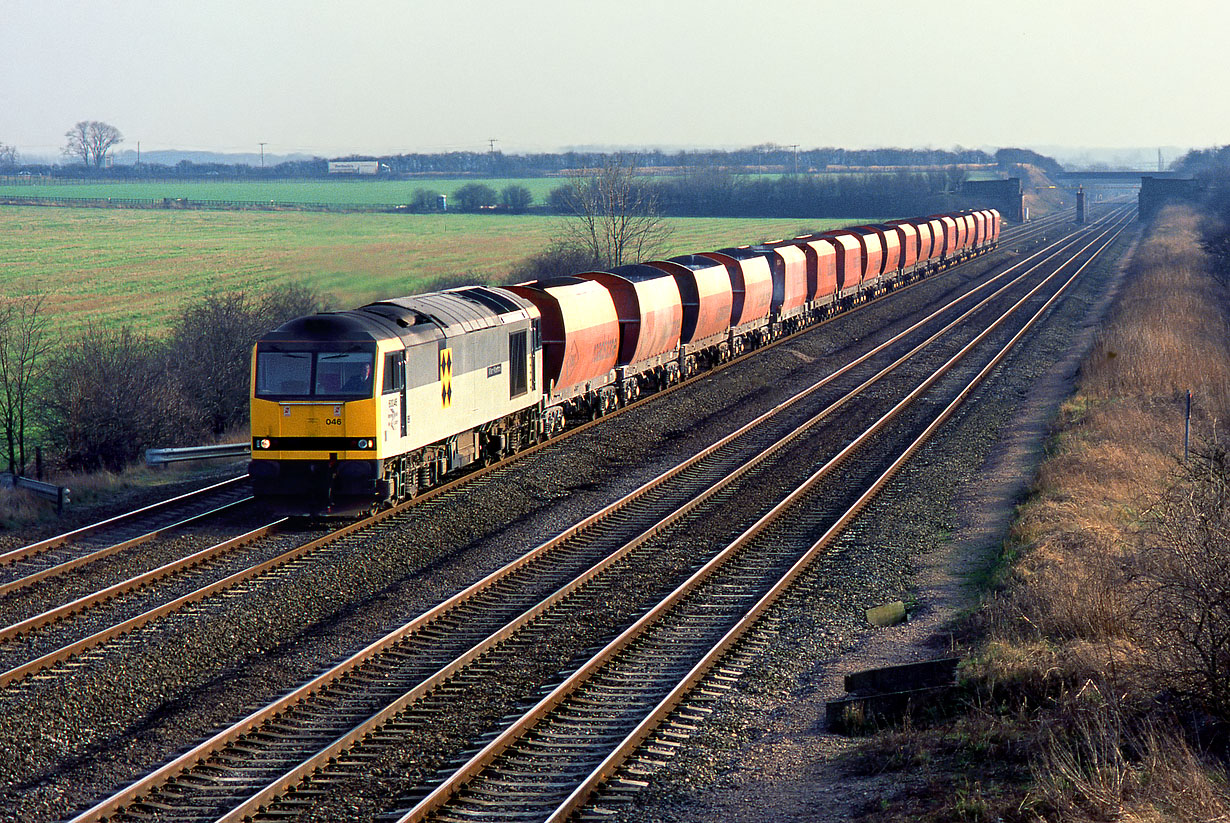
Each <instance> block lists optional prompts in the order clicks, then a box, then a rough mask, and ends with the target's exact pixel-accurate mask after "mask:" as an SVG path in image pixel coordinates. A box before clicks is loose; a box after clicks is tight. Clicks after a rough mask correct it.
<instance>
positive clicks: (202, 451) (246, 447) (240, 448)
mask: <svg viewBox="0 0 1230 823" xmlns="http://www.w3.org/2000/svg"><path fill="white" fill-rule="evenodd" d="M251 452H252V446H251V445H250V444H248V443H219V444H218V445H216V446H185V447H183V448H178V449H146V450H145V465H147V466H165V465H166V464H168V463H181V462H183V461H186V460H213V459H215V458H222V457H247V456H248V455H249V454H251Z"/></svg>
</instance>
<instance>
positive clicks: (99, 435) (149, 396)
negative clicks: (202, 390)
mask: <svg viewBox="0 0 1230 823" xmlns="http://www.w3.org/2000/svg"><path fill="white" fill-rule="evenodd" d="M39 409H40V422H41V423H42V425H43V427H44V430H45V432H46V434H47V436H48V438H49V439H50V440H51V442H52V443H53V444H54V446H55V447H56V448H57V449H58V451H59V452H60V453H61V456H62V458H63V460H64V463H65V465H66V466H67V467H68V468H69V469H73V470H84V471H94V470H97V469H100V468H101V469H108V470H111V471H119V470H120V469H122V468H123V467H124V466H125V464H127V463H128V462H129V461H131V460H134V459H135V458H136V457H137V456H138V455H140V454H141V452H142V450H143V449H144V448H146V447H147V446H149V445H152V444H155V443H158V442H175V443H181V442H184V441H185V440H187V441H192V440H197V439H199V438H200V437H201V434H202V416H201V410H200V408H199V407H198V405H197V404H196V403H194V402H191V401H190V400H189V399H188V398H187V397H185V396H184V394H183V393H182V392H181V391H180V386H179V384H178V382H177V381H176V380H174V379H172V377H171V375H170V374H169V373H168V372H167V370H166V358H165V355H164V349H163V346H162V344H160V343H159V342H158V341H156V340H154V339H152V338H150V337H149V336H148V335H143V334H139V333H137V332H135V331H133V330H132V328H130V327H128V326H124V327H122V328H119V329H114V328H107V327H104V326H102V325H100V324H98V323H95V322H91V323H90V324H88V325H87V326H86V327H85V329H84V330H83V331H82V333H81V334H80V335H79V336H78V337H77V338H76V339H73V340H69V341H66V342H65V344H64V346H63V348H61V349H60V350H59V351H57V352H56V353H55V355H54V356H53V357H52V358H51V359H50V361H49V362H48V367H47V377H46V382H45V384H44V386H43V388H42V390H41V397H40V402H39Z"/></svg>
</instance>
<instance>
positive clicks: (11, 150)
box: [0, 143, 17, 166]
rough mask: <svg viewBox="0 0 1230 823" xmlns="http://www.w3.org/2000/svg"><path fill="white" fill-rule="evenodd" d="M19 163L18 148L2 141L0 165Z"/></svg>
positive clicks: (0, 145) (0, 144)
mask: <svg viewBox="0 0 1230 823" xmlns="http://www.w3.org/2000/svg"><path fill="white" fill-rule="evenodd" d="M16 165H17V148H16V147H15V146H8V145H5V144H4V143H0V166H16Z"/></svg>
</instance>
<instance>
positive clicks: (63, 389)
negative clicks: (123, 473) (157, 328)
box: [0, 286, 330, 474]
mask: <svg viewBox="0 0 1230 823" xmlns="http://www.w3.org/2000/svg"><path fill="white" fill-rule="evenodd" d="M329 303H330V301H329V299H328V298H326V297H324V296H322V295H321V294H319V293H317V292H314V291H312V290H311V289H307V288H304V287H302V286H287V287H284V288H280V289H273V290H270V291H266V292H263V293H260V294H250V293H246V292H237V293H231V294H214V295H209V296H206V297H205V298H203V299H201V300H199V301H196V302H193V303H190V304H186V305H185V306H184V307H183V310H182V311H180V312H179V313H178V314H177V317H176V320H175V322H174V324H173V326H172V328H171V330H170V333H169V334H168V335H167V336H166V337H163V338H159V337H154V336H152V335H150V334H147V333H144V332H140V331H137V330H135V329H133V328H132V327H131V326H127V325H125V326H119V327H115V326H106V325H103V324H100V323H97V322H90V323H87V324H86V326H85V327H84V328H83V329H82V330H81V331H80V332H79V333H77V334H75V335H73V336H71V337H67V338H60V337H59V336H58V335H55V334H54V329H53V328H52V326H51V324H50V318H49V317H48V315H47V312H46V296H45V295H43V294H35V295H32V296H29V297H22V298H17V299H13V300H9V301H8V302H6V303H5V304H3V305H2V306H0V425H2V426H3V429H4V435H5V440H4V443H5V446H6V449H7V455H6V456H7V461H8V466H9V470H10V471H13V472H15V473H18V474H21V473H23V471H24V470H25V468H26V467H27V466H28V465H29V458H30V454H29V441H30V440H31V432H32V431H35V430H37V431H38V440H39V442H41V443H42V445H43V446H44V447H45V450H46V451H47V452H48V454H49V456H51V457H52V458H53V459H55V460H57V462H58V463H60V464H61V465H63V466H64V467H65V468H67V469H70V470H77V471H94V470H98V469H107V470H111V471H118V470H119V469H122V468H123V467H124V466H125V465H127V464H128V463H130V462H131V461H133V460H135V459H137V458H138V457H139V456H140V455H141V453H142V452H143V450H144V449H145V448H148V447H151V446H158V445H170V444H192V443H199V442H202V441H204V440H207V439H209V438H211V437H216V436H218V435H221V434H223V433H224V432H226V431H228V430H230V429H232V428H235V427H238V426H241V425H242V424H243V423H244V421H245V419H246V414H247V407H248V369H249V364H250V358H251V350H252V345H253V344H254V343H255V342H256V338H257V337H259V336H260V335H261V334H262V333H264V332H265V331H268V330H269V329H271V328H275V327H277V326H279V325H281V324H282V323H284V322H285V321H287V320H290V319H292V318H294V317H298V316H301V315H304V314H311V313H313V312H317V311H323V310H325V309H327V308H328V307H329Z"/></svg>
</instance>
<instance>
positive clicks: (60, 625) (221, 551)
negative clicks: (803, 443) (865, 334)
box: [0, 223, 1053, 687]
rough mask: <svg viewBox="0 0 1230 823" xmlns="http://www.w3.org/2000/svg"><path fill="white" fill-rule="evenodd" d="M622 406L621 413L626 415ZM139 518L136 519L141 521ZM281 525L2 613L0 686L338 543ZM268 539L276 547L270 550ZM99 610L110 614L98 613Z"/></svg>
mask: <svg viewBox="0 0 1230 823" xmlns="http://www.w3.org/2000/svg"><path fill="white" fill-rule="evenodd" d="M1051 228H1053V227H1050V226H1048V225H1047V224H1042V223H1040V224H1037V225H1031V226H1029V227H1028V228H1027V229H1022V228H1021V227H1018V232H1019V234H1012V235H1010V236H1009V239H1010V240H1011V241H1012V242H1024V241H1025V240H1028V239H1029V238H1030V237H1033V236H1036V235H1041V234H1044V233H1045V232H1047V231H1048V230H1051ZM912 285H913V284H909V285H906V286H904V287H903V288H910V287H911V286H912ZM900 290H901V289H899V291H900ZM754 355H755V353H751V354H748V355H745V357H749V356H754ZM677 388H678V386H676V387H672V389H671V390H674V389H677ZM668 391H670V390H668ZM658 396H661V393H659V394H658V395H654V397H658ZM652 400H653V397H650V398H646V399H645V400H642V401H638V403H636V404H632V405H630V406H629V407H627V408H628V409H630V408H634V407H636V406H639V405H640V404H642V403H646V402H651V401H652ZM623 411H624V410H621V413H622V412H623ZM588 425H593V424H592V423H591V424H588ZM585 428H587V426H581V427H578V428H577V429H573V430H571V431H569V432H568V433H566V434H565V435H563V436H565V437H566V436H570V435H572V434H574V433H576V432H579V431H581V430H583V429H585ZM557 441H558V438H557ZM557 441H552V442H557ZM543 447H544V446H539V447H536V448H543ZM506 462H507V461H505V463H506ZM503 465H504V463H501V464H497V466H495V467H492V468H490V469H486V470H483V471H480V472H477V473H475V474H471V475H469V476H468V477H467V478H465V479H466V480H474V479H477V478H478V477H479V476H481V475H483V474H485V473H487V472H490V471H494V470H495V469H498V468H499V467H500V466H503ZM243 480H244V478H236V479H235V480H233V481H228V482H226V483H223V484H218V485H217V486H214V487H211V488H210V489H206V490H202V492H201V493H194V494H193V495H185V496H182V497H180V498H175V499H173V500H171V501H167V502H166V503H164V504H157V505H155V506H151V507H146V509H142V510H139V511H137V512H134V513H132V514H130V515H125V516H121V517H119V518H113V519H112V520H109V521H104V522H103V523H101V524H97V525H96V526H92V527H87V528H86V529H81V530H78V531H77V532H73V533H70V534H68V535H63V536H61V537H59V538H53V539H51V540H48V541H43V542H42V543H39V544H34V545H33V546H30V547H26V549H23V550H19V552H14V553H11V554H12V555H13V557H14V559H18V558H19V556H20V557H23V558H24V557H37V556H39V555H40V553H42V552H44V551H47V550H50V549H53V548H55V547H58V546H75V547H77V548H76V550H75V554H74V556H73V557H72V558H71V559H69V560H67V561H64V562H60V563H55V564H52V565H49V566H48V567H47V568H45V569H44V570H43V571H41V572H38V573H35V574H29V575H24V576H20V577H17V578H15V579H13V580H12V583H11V587H10V589H9V590H8V591H10V592H14V591H18V590H20V589H21V588H22V587H23V586H28V585H30V584H32V583H36V582H39V581H41V580H45V579H47V578H48V577H51V576H54V575H59V574H63V573H65V572H67V571H69V570H72V569H74V568H77V567H79V566H82V565H85V564H87V563H90V562H93V561H96V560H99V559H102V558H104V557H107V556H110V555H113V554H115V553H117V552H120V551H123V550H124V549H127V548H131V547H132V546H134V545H138V544H141V543H145V542H147V541H149V540H152V539H155V538H161V537H165V536H166V535H168V534H170V533H172V532H174V531H175V530H176V529H181V528H183V527H185V526H187V525H188V524H190V523H193V522H197V521H199V520H202V519H205V518H207V517H209V516H210V515H213V514H218V513H221V512H224V511H227V510H228V509H231V508H233V507H235V506H237V505H239V504H241V503H243V502H244V501H245V500H247V499H250V496H249V495H246V494H245V493H244V492H245V485H244V484H243ZM457 482H460V481H455V482H454V483H450V484H447V485H446V486H444V487H441V488H440V489H438V490H436V491H435V492H432V493H430V494H427V495H423V496H420V497H419V498H417V499H415V500H413V501H410V502H409V503H407V504H403V505H402V506H400V507H398V508H397V509H395V510H394V511H393V512H386V513H383V514H382V515H379V516H377V517H375V518H372V519H370V520H368V521H365V522H366V523H368V524H374V523H376V522H379V521H380V520H381V519H382V518H383V517H384V516H387V515H389V514H396V513H397V512H399V511H402V510H404V509H405V508H406V507H408V506H413V505H421V504H422V503H425V502H427V501H429V500H431V499H432V498H434V497H436V496H437V495H441V494H443V495H447V493H449V492H451V491H452V490H453V489H454V488H455V487H456V485H457ZM210 494H213V495H215V496H216V495H218V494H226V495H231V496H232V497H233V498H234V499H232V500H228V501H226V502H223V504H222V505H220V506H217V507H215V508H212V509H209V508H207V509H206V510H205V511H202V512H199V513H196V514H195V515H193V514H187V515H179V514H170V515H169V513H171V512H178V511H179V509H177V508H176V506H177V505H181V506H182V505H184V504H189V503H191V504H194V505H197V506H198V507H200V506H201V503H200V502H198V501H201V500H209V499H210ZM151 517H152V518H156V520H155V521H154V522H155V524H156V528H153V529H149V530H146V529H145V528H144V527H143V526H142V525H141V524H142V523H144V522H147V521H149V519H150V518H151ZM134 524H138V525H135V526H134ZM282 525H283V523H282V521H280V520H279V521H276V522H271V523H268V524H265V525H263V526H260V527H258V528H256V529H251V530H245V531H243V533H241V534H240V535H238V536H237V537H233V538H229V539H225V540H222V541H220V542H216V543H214V544H212V545H210V546H208V547H205V548H201V549H195V550H193V551H191V552H187V553H184V554H183V556H180V557H178V558H177V559H174V560H171V561H169V562H167V563H164V564H161V565H159V566H157V567H155V568H152V569H148V570H144V571H142V572H140V573H139V574H134V575H132V576H127V577H122V578H120V579H118V580H114V581H108V582H107V583H106V585H103V586H100V587H98V588H97V589H95V590H92V591H89V592H84V593H81V594H79V595H78V596H75V597H71V598H67V599H66V600H65V601H64V602H59V603H56V604H55V605H53V606H51V607H48V608H40V609H37V610H33V609H29V608H27V609H26V610H25V613H24V614H21V613H20V609H7V610H0V613H8V614H10V615H11V614H12V613H13V612H14V611H17V612H19V614H18V616H17V617H10V619H11V620H12V622H11V623H10V624H9V625H7V626H4V627H3V628H0V687H2V686H5V685H8V684H11V683H15V682H20V681H21V680H22V679H24V678H25V677H27V676H30V675H32V674H35V673H37V672H42V671H45V670H47V669H48V668H49V667H54V666H57V665H62V664H65V663H66V662H67V661H70V660H72V659H73V658H74V657H76V656H78V655H80V654H82V653H83V652H87V651H89V650H91V649H94V648H95V647H98V646H99V645H101V644H104V643H107V642H111V641H114V640H116V639H117V638H123V637H124V636H125V635H128V634H130V633H131V632H133V631H135V630H137V629H139V628H141V627H143V626H146V625H149V624H150V623H153V622H154V621H156V620H159V619H162V618H165V617H167V616H168V615H171V614H173V613H174V612H176V611H178V610H181V609H185V608H187V607H189V606H192V605H193V604H199V603H202V602H204V601H206V600H207V599H209V598H212V597H216V596H219V595H221V594H222V593H224V592H226V591H228V590H229V589H232V588H234V587H235V586H240V585H243V584H245V583H247V582H249V581H252V580H255V579H257V578H259V577H260V576H262V575H266V574H270V573H278V574H282V575H286V574H293V573H294V570H295V568H296V566H295V565H294V564H296V563H299V562H302V561H304V560H305V559H306V558H307V557H308V556H309V555H311V554H313V553H315V552H317V551H319V550H321V549H323V548H324V547H326V546H328V545H329V544H330V542H331V541H330V540H328V539H327V538H325V537H323V536H322V537H321V538H320V539H314V540H310V541H303V542H299V543H296V542H295V541H293V540H285V539H283V540H278V539H277V537H278V532H279V528H280V527H281V526H282ZM116 528H119V529H126V530H128V531H133V530H134V529H135V530H137V531H140V534H138V535H136V536H133V537H131V538H128V539H126V540H123V541H121V542H109V541H108V539H107V538H106V535H107V534H109V533H113V532H114V530H115V529H116ZM349 532H350V530H347V533H349ZM100 540H101V542H103V543H104V545H103V546H101V547H99V548H87V547H88V546H89V543H90V542H91V541H92V542H94V543H97V542H99V541H100ZM267 546H268V547H270V548H266V547H267ZM241 548H242V549H244V551H243V552H242V557H251V558H253V559H252V561H251V562H247V563H243V562H240V560H239V559H238V558H234V557H232V556H233V555H235V554H236V552H237V550H238V549H241ZM276 570H280V571H276ZM189 571H191V574H189ZM4 594H5V590H3V589H0V606H6V605H9V603H8V602H7V601H5V600H4V599H3V597H4ZM100 611H104V612H106V614H100V613H99V612H100Z"/></svg>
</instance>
